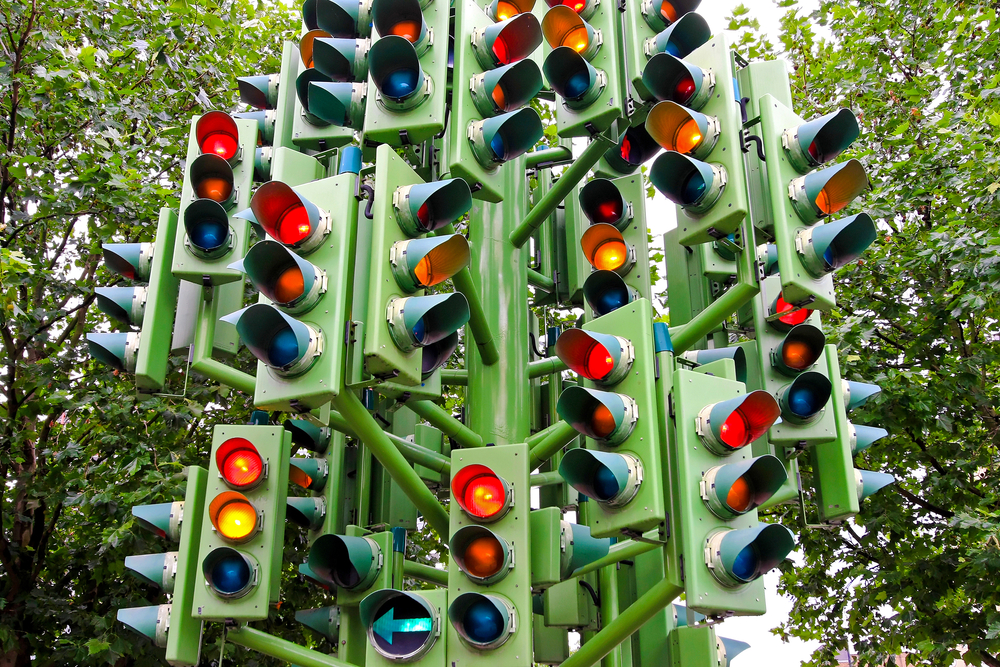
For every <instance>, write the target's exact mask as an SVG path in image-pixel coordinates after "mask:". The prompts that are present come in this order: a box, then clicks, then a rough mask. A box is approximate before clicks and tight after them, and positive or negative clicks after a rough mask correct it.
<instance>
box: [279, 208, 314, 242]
mask: <svg viewBox="0 0 1000 667" xmlns="http://www.w3.org/2000/svg"><path fill="white" fill-rule="evenodd" d="M310 231H312V222H311V221H310V220H309V211H307V210H306V207H305V206H302V205H301V204H299V205H296V206H293V207H292V208H290V209H288V210H287V211H285V213H284V214H283V215H282V216H281V217H280V218H279V219H278V224H277V225H275V232H276V233H277V236H278V240H279V241H281V242H282V243H284V244H285V245H295V244H296V243H299V242H300V241H302V240H303V239H305V238H306V237H307V236H309V232H310Z"/></svg>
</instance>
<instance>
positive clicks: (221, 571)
mask: <svg viewBox="0 0 1000 667" xmlns="http://www.w3.org/2000/svg"><path fill="white" fill-rule="evenodd" d="M249 581H250V567H249V566H248V565H247V562H246V561H245V560H244V559H243V558H242V557H240V556H237V555H235V554H234V555H232V556H226V557H224V558H221V559H219V561H218V562H217V563H216V564H215V565H214V566H213V567H212V585H213V586H214V587H215V589H216V590H217V591H219V592H220V593H223V594H224V595H232V594H233V593H238V592H240V591H241V590H243V589H244V588H245V587H246V585H247V582H249Z"/></svg>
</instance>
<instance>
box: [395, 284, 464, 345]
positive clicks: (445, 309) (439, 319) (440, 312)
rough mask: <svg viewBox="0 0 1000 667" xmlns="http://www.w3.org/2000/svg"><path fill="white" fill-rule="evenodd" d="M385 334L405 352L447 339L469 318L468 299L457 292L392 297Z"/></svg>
mask: <svg viewBox="0 0 1000 667" xmlns="http://www.w3.org/2000/svg"><path fill="white" fill-rule="evenodd" d="M387 319H388V322H389V333H391V334H392V339H393V341H395V343H396V345H398V346H399V349H401V350H403V351H404V352H409V351H411V350H414V349H416V348H418V347H424V346H426V345H430V344H431V343H436V342H438V341H439V340H442V339H444V338H447V337H448V336H450V335H451V334H453V333H455V332H456V331H458V330H459V328H461V327H463V326H465V323H466V322H468V321H469V302H468V301H467V300H466V298H465V296H464V295H463V294H461V293H460V292H453V293H451V294H433V295H430V296H411V297H406V298H402V299H393V300H392V301H391V302H390V304H389V314H388V316H387Z"/></svg>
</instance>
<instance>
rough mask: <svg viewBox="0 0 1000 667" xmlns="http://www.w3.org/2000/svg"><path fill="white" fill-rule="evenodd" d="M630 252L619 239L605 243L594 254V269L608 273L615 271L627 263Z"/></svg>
mask: <svg viewBox="0 0 1000 667" xmlns="http://www.w3.org/2000/svg"><path fill="white" fill-rule="evenodd" d="M627 256H628V252H627V250H626V248H625V243H624V242H622V241H619V240H617V239H611V240H610V241H605V242H604V243H602V244H601V245H599V246H598V247H597V250H596V251H595V252H594V267H595V268H597V269H604V270H606V271H614V270H615V269H618V268H620V267H621V266H622V265H623V264H624V263H625V258H626V257H627Z"/></svg>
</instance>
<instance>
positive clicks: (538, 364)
mask: <svg viewBox="0 0 1000 667" xmlns="http://www.w3.org/2000/svg"><path fill="white" fill-rule="evenodd" d="M564 370H566V364H564V363H563V360H562V359H560V358H559V357H546V358H544V359H539V360H538V361H532V362H531V363H529V364H528V377H529V378H532V379H534V378H537V377H542V376H543V375H551V374H553V373H559V372H561V371H564Z"/></svg>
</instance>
